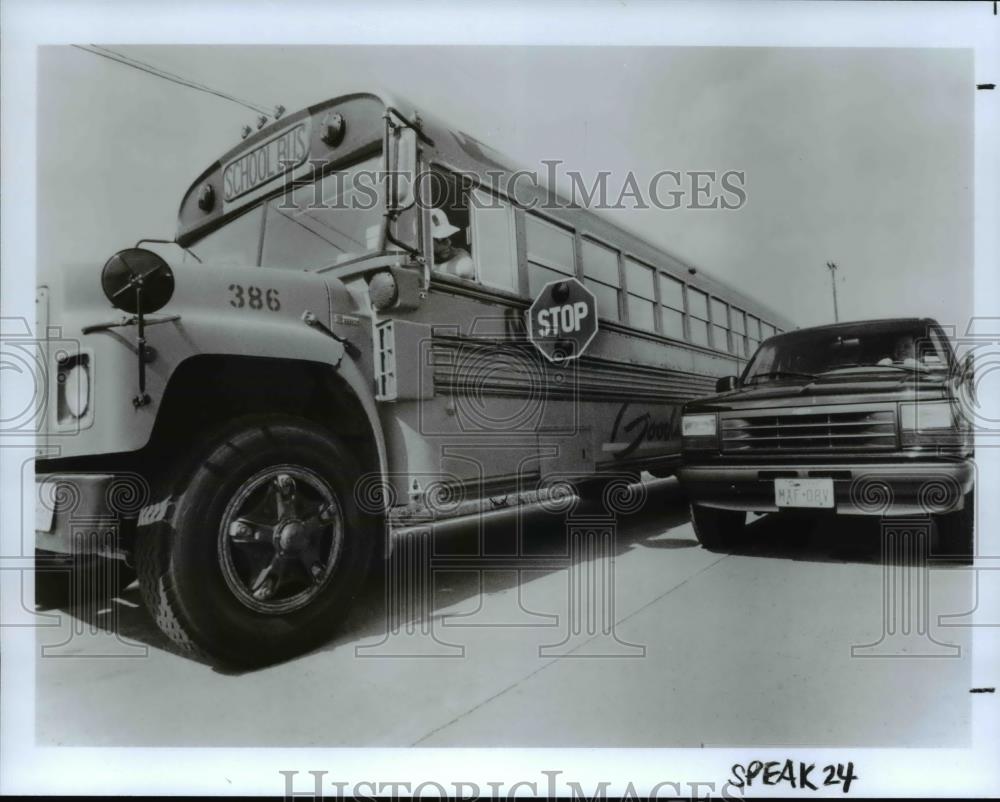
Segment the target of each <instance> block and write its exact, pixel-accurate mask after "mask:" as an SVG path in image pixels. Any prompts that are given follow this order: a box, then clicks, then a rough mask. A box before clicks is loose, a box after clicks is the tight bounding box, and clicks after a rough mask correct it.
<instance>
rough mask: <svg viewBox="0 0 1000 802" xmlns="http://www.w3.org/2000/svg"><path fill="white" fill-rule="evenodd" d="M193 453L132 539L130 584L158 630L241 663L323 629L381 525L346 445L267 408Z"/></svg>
mask: <svg viewBox="0 0 1000 802" xmlns="http://www.w3.org/2000/svg"><path fill="white" fill-rule="evenodd" d="M192 463H193V464H189V467H187V468H186V469H179V470H177V471H176V474H177V475H175V476H173V477H168V479H167V482H166V484H167V485H172V487H170V489H169V490H168V492H169V493H170V494H171V495H172V496H173V498H174V505H173V508H172V510H171V512H170V513H169V514H168V517H167V520H166V521H165V522H164V524H163V525H162V526H154V527H143V528H142V529H141V530H140V532H139V536H138V538H137V548H136V563H137V566H138V570H139V587H140V590H141V592H142V596H143V601H144V602H145V604H146V606H147V608H148V609H149V611H150V613H151V614H152V616H153V617H154V619H155V620H156V622H157V624H158V625H159V626H160V628H161V629H162V630H163V632H164V633H166V634H167V635H168V636H169V637H170V638H171V640H173V641H174V643H176V644H177V645H178V646H179V647H180V648H181V649H182V650H185V651H188V652H191V653H194V654H199V655H201V656H203V657H207V658H208V659H210V660H216V661H220V662H222V663H226V664H231V665H237V666H245V667H253V666H259V665H266V664H268V663H272V662H275V661H278V660H282V659H285V658H288V657H291V656H294V655H296V654H299V653H301V652H303V651H305V650H307V649H310V648H312V647H314V646H317V645H319V644H320V643H322V642H324V641H325V640H328V639H329V638H330V636H331V635H332V634H333V632H334V630H335V628H336V626H337V625H338V624H339V623H340V621H341V620H342V619H343V617H344V616H345V614H346V613H347V611H348V610H349V608H350V606H351V602H352V601H353V599H354V596H355V595H356V593H357V591H358V589H359V588H360V586H361V585H362V583H363V582H364V581H365V579H366V578H367V576H368V574H369V571H370V569H371V566H372V563H373V557H374V555H375V554H376V548H375V546H376V537H377V536H378V534H379V533H378V531H377V530H376V527H375V523H376V521H375V520H374V519H373V517H372V516H364V515H362V514H361V512H360V511H359V510H358V507H357V505H356V503H355V501H354V482H355V480H356V479H357V477H358V476H359V475H360V473H361V470H360V468H359V466H358V463H357V462H356V461H355V459H354V458H353V456H352V455H351V452H350V451H349V450H348V448H347V447H346V446H345V445H344V444H343V443H342V442H341V441H339V440H338V439H337V438H336V437H335V436H334V435H333V434H332V433H330V432H328V431H326V430H325V429H322V428H321V427H319V426H317V425H315V424H314V423H312V422H310V421H307V420H304V419H300V418H293V417H290V416H284V415H265V416H255V417H247V418H242V419H240V420H238V421H234V422H233V424H231V425H229V426H228V427H226V428H224V429H223V430H221V431H219V432H218V433H217V434H216V435H215V436H214V437H209V438H207V446H206V447H205V448H204V449H203V451H201V453H200V456H198V457H197V458H196V459H195V460H193V461H192ZM171 480H172V481H171Z"/></svg>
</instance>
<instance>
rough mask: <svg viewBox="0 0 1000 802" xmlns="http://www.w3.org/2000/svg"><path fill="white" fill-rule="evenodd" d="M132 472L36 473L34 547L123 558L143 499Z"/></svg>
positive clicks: (141, 484)
mask: <svg viewBox="0 0 1000 802" xmlns="http://www.w3.org/2000/svg"><path fill="white" fill-rule="evenodd" d="M144 488H145V483H144V482H142V481H141V480H139V479H138V477H136V476H135V475H134V474H129V475H117V474H109V473H68V472H67V473H44V474H37V475H36V476H35V491H36V492H35V548H36V549H40V550H42V551H48V552H56V553H59V554H103V555H106V556H121V554H122V546H123V543H124V540H125V535H126V533H128V532H131V531H132V530H133V528H134V525H135V520H136V516H137V515H138V513H139V507H138V505H141V504H143V503H145V501H146V499H145V498H144V494H145V490H144Z"/></svg>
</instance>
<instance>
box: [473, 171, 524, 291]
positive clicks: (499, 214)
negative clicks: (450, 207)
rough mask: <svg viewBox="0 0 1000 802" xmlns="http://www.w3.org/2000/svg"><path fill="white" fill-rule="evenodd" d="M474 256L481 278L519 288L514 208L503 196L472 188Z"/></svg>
mask: <svg viewBox="0 0 1000 802" xmlns="http://www.w3.org/2000/svg"><path fill="white" fill-rule="evenodd" d="M472 195H473V198H472V202H471V203H470V204H469V206H470V207H471V211H472V242H471V246H472V257H473V259H474V260H475V262H476V276H477V278H478V279H479V281H480V282H482V283H483V284H486V285H489V286H491V287H498V288H499V289H502V290H510V291H511V292H517V240H516V234H515V229H514V209H513V207H512V206H511V205H510V204H509V203H508V202H507V201H505V200H504V199H502V198H499V197H497V196H496V195H491V194H489V193H487V192H483V191H482V190H481V189H475V190H473V191H472Z"/></svg>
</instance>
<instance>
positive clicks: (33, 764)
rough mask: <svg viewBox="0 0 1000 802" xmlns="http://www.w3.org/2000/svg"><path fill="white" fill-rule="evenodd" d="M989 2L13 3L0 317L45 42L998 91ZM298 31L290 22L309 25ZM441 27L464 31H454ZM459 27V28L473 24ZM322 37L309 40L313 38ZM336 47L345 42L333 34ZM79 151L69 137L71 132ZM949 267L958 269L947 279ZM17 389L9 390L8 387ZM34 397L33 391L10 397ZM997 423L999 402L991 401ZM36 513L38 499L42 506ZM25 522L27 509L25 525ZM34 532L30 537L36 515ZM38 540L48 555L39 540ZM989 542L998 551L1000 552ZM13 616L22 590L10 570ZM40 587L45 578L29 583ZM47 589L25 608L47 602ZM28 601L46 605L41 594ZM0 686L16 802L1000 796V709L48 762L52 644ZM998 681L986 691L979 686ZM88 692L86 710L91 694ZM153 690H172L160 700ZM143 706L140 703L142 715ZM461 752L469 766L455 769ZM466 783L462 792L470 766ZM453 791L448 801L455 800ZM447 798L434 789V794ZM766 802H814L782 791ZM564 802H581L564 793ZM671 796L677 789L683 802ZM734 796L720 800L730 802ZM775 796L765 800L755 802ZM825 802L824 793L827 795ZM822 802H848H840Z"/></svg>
mask: <svg viewBox="0 0 1000 802" xmlns="http://www.w3.org/2000/svg"><path fill="white" fill-rule="evenodd" d="M990 6H991V4H990V3H989V2H983V3H914V4H909V3H846V2H822V3H821V2H801V3H763V2H741V3H737V2H730V3H697V4H694V3H675V4H669V5H668V4H663V3H660V4H654V3H651V2H631V1H629V2H550V3H541V2H535V3H530V4H529V3H506V4H503V3H491V4H489V5H488V6H487V5H485V4H483V5H476V6H472V5H471V4H468V3H466V4H460V3H459V2H453V3H424V4H419V5H418V4H415V3H413V4H410V3H407V4H397V3H367V4H365V3H335V2H331V1H330V0H323V2H319V1H318V0H317V1H315V2H303V1H302V0H297V1H296V2H283V3H280V4H275V3H265V2H240V3H234V2H211V3H208V2H204V1H203V0H202V2H186V1H185V0H181V1H177V0H173V1H172V2H162V3H156V4H154V3H143V2H93V0H86V1H85V2H68V0H63V1H62V2H55V1H54V0H39V1H37V2H30V3H29V2H27V1H26V0H6V2H4V4H3V6H2V19H0V32H2V37H3V41H2V45H3V46H2V52H0V58H2V81H3V86H2V104H3V105H2V139H0V142H2V149H3V150H2V161H0V169H2V173H0V175H2V177H3V191H2V215H0V223H2V231H0V265H2V271H3V273H2V292H0V315H2V316H4V317H9V316H15V315H25V316H29V319H30V316H31V315H32V314H33V312H32V311H31V310H33V309H34V272H33V269H32V266H33V265H34V264H35V209H36V185H35V181H36V176H35V163H36V162H35V159H36V153H35V142H36V138H35V125H36V114H35V110H36V94H35V92H36V86H35V84H36V71H37V65H36V52H35V49H36V48H37V47H38V46H39V45H42V44H60V43H62V44H69V43H92V42H93V43H128V44H154V43H156V44H181V43H192V44H193V43H204V44H236V43H242V44H330V43H331V42H332V41H336V42H339V43H352V44H389V43H396V44H430V43H435V44H465V45H467V44H471V43H482V44H488V43H489V44H519V45H523V44H550V45H552V44H616V45H684V46H692V45H712V46H769V47H774V46H786V47H816V46H824V47H961V48H973V49H974V50H975V68H974V70H975V76H974V77H975V80H976V81H977V82H986V81H990V82H997V79H998V78H1000V60H998V48H997V35H996V32H997V27H996V26H997V24H998V23H997V18H996V17H992V10H991V7H990ZM293 8H294V9H295V13H292V11H291V10H292V9H293ZM442 15H447V19H448V20H449V24H447V25H442V24H441V23H440V20H441V19H442ZM459 18H460V20H461V21H460V23H459V22H457V20H459ZM306 22H308V24H306ZM325 31H329V32H330V33H329V34H327V33H324V32H325ZM998 95H1000V92H978V93H977V98H976V103H975V115H976V129H975V130H976V142H975V160H976V161H975V177H976V187H975V213H976V227H975V264H976V273H975V282H976V283H975V287H976V292H975V295H976V309H975V311H976V314H977V315H979V316H993V317H996V318H998V322H1000V308H997V307H996V306H993V305H991V304H990V303H989V300H990V299H992V300H993V301H994V302H995V301H996V299H1000V278H998V271H997V270H996V266H997V265H998V264H1000V259H998V256H1000V250H998V247H997V233H996V227H995V226H996V221H997V220H1000V214H998V203H997V200H998V190H997V180H996V179H997V176H1000V157H998V152H997V149H996V143H997V142H998V141H1000V136H998V132H1000V128H998V125H997V123H998V112H997V103H996V100H997V96H998ZM67 136H68V137H71V136H72V132H67ZM942 269H948V267H947V266H942ZM5 380H10V379H8V377H5ZM13 381H17V379H16V378H15V379H13ZM985 401H986V402H987V403H988V404H989V406H990V408H989V410H987V411H986V414H988V415H989V416H990V417H991V418H992V419H994V420H1000V409H998V399H996V398H993V399H985ZM18 451H21V452H22V454H23V451H22V450H21V449H9V448H3V449H0V511H2V512H0V514H2V516H3V517H2V530H0V531H2V540H0V554H6V555H10V554H19V553H20V550H21V545H20V544H21V542H22V541H21V540H20V538H21V532H20V531H19V528H20V525H21V522H20V514H19V511H20V510H21V509H22V504H31V503H33V501H32V500H30V499H28V498H24V499H20V498H18V497H17V488H18V487H19V484H20V482H19V479H16V478H15V477H16V476H17V474H18V473H19V471H20V466H19V465H18V463H19V462H20V461H21V460H20V457H21V456H22V454H18V453H14V452H18ZM995 452H996V449H982V450H981V451H980V454H979V455H977V461H978V463H979V477H980V479H979V481H980V486H981V487H987V488H988V487H993V488H996V487H1000V470H998V463H1000V459H998V455H997V454H996V453H995ZM25 495H26V496H30V492H26V493H25ZM979 495H980V500H979V501H980V505H981V509H980V532H982V533H985V535H986V536H987V537H988V539H984V540H983V546H984V551H986V550H987V549H988V553H991V554H1000V547H998V540H1000V538H997V537H996V536H995V533H996V532H997V529H998V527H997V523H998V522H1000V514H998V509H997V507H998V505H997V497H996V495H995V494H994V495H993V496H992V497H991V496H990V495H989V494H987V493H985V492H984V493H980V494H979ZM25 508H27V507H25ZM25 523H26V524H27V523H30V516H27V520H26V521H25ZM23 542H28V543H30V542H32V541H31V540H28V539H25V540H24V541H23ZM990 544H992V547H991V546H990ZM3 573H4V574H5V575H4V576H3V580H4V581H3V582H2V585H0V594H2V595H0V605H2V608H3V609H7V610H10V609H12V608H13V607H16V606H17V605H18V604H19V603H20V602H19V599H18V595H19V594H20V593H21V591H22V588H21V587H20V584H19V583H18V582H16V581H15V582H12V581H9V578H10V577H9V573H8V572H3ZM26 581H27V582H28V583H30V581H31V580H30V577H29V578H28V579H27V580H26ZM31 590H32V588H31V587H30V584H28V585H26V586H25V588H24V592H25V593H26V594H30V593H31ZM27 598H31V596H30V595H27ZM973 635H974V641H975V642H974V647H973V668H972V672H973V677H972V679H973V684H974V685H975V684H983V685H991V684H996V675H997V668H996V667H997V665H998V649H997V640H998V636H997V634H995V632H989V631H984V630H983V629H981V628H980V629H978V630H976V631H975V632H974V633H973ZM0 638H2V646H0V654H2V660H3V663H2V674H0V684H2V687H0V700H2V704H0V729H2V731H0V791H2V792H3V793H5V794H11V793H24V794H39V793H47V794H77V793H91V794H130V793H131V794H135V793H143V794H181V793H203V794H204V793H207V794H261V793H265V794H280V793H282V791H283V778H282V777H281V776H280V775H279V774H278V771H279V770H297V771H299V772H300V773H301V774H300V776H299V779H300V780H301V781H302V782H303V785H304V788H302V789H301V790H304V789H305V788H307V787H308V779H309V776H308V774H307V772H308V771H309V770H311V769H313V770H326V771H327V772H328V775H327V779H328V780H331V781H332V780H342V781H346V782H348V784H349V786H348V787H351V786H352V785H353V784H354V783H355V782H358V781H371V780H383V781H410V782H412V783H413V784H414V785H415V784H417V783H419V782H422V781H425V780H429V779H435V780H438V781H439V782H450V781H453V780H456V779H457V780H463V781H467V782H476V783H479V784H480V786H481V787H482V788H483V789H484V790H485V789H486V788H487V787H488V786H487V785H486V783H487V782H488V781H498V780H501V779H503V780H505V781H507V783H508V787H509V784H510V783H513V782H514V781H517V780H535V781H538V782H540V783H541V782H543V781H544V775H543V774H542V771H543V770H561V771H562V772H563V774H562V775H561V779H563V780H567V779H572V780H574V781H576V782H579V783H581V784H582V786H583V788H584V789H587V790H588V791H589V790H590V789H592V788H593V787H594V786H595V785H596V783H597V782H599V781H601V780H613V781H615V782H614V785H613V786H612V787H611V788H609V795H610V794H612V793H615V792H618V793H622V792H624V791H625V790H626V787H627V785H626V784H627V783H628V782H630V781H631V782H632V783H633V785H634V787H635V789H636V790H638V791H639V792H640V793H642V792H643V791H648V790H649V788H650V787H651V786H652V785H653V784H655V783H658V782H662V781H678V782H681V783H686V782H689V781H695V780H712V779H714V780H715V781H716V782H717V783H719V784H720V786H721V784H722V783H723V782H725V780H726V779H728V778H729V776H730V767H731V765H732V764H733V763H735V762H746V761H748V760H750V759H760V760H767V759H780V760H783V759H785V758H794V759H796V760H798V759H803V760H806V761H807V762H816V763H817V764H820V762H821V761H822V762H827V761H834V762H836V761H841V762H845V761H848V760H852V761H854V763H855V767H856V770H857V771H858V773H859V775H860V777H861V779H860V781H858V782H857V783H856V784H855V787H854V788H853V789H852V794H854V795H864V796H879V795H912V796H931V795H949V796H953V795H983V794H986V795H992V794H995V793H996V791H997V788H998V787H1000V783H998V780H1000V765H998V762H997V761H996V754H998V752H1000V739H998V737H997V736H998V731H1000V723H998V722H1000V715H998V713H1000V710H998V701H997V695H996V694H993V695H992V696H991V698H986V697H985V696H984V697H983V698H981V699H977V700H976V701H975V703H974V704H973V721H972V737H973V744H974V745H973V747H972V748H970V749H913V748H905V749H854V748H844V749H812V748H808V747H797V748H777V749H760V748H749V749H463V750H450V749H426V748H419V749H406V748H404V749H256V748H239V749H235V748H234V749H225V748H214V749H206V748H191V749H183V748H169V749H168V748H141V749H140V748H135V749H129V748H101V749H90V748H84V747H65V748H57V747H35V746H34V745H33V742H34V684H35V666H34V660H35V655H36V643H35V632H34V630H32V629H30V628H3V631H2V632H0ZM980 681H981V683H980ZM85 692H86V691H85V689H81V693H85ZM150 692H151V693H153V692H155V689H152V688H151V689H150ZM128 703H129V704H133V705H140V704H141V700H139V699H132V700H128ZM456 752H457V753H459V754H460V758H459V759H456ZM458 766H460V767H461V769H460V771H461V775H462V776H457V775H456V771H459V769H458V768H457V767H458ZM445 787H446V788H448V787H449V786H447V785H446V786H445ZM329 790H330V791H331V792H332V790H333V787H332V786H330V788H329ZM429 790H430V793H432V794H433V793H434V792H433V789H429ZM765 790H766V792H767V793H768V794H769V795H792V794H794V795H798V794H799V793H800V792H798V791H793V790H791V789H786V788H781V787H770V788H767V789H765ZM560 791H561V792H562V793H564V794H565V793H568V788H566V787H565V786H561V787H560ZM668 793H669V791H668ZM716 793H718V789H717V791H716ZM758 793H759V792H758ZM814 795H815V796H820V795H821V794H819V793H817V794H814ZM825 795H832V796H842V794H841V793H840V792H839V791H838V790H837V789H832V790H831V791H828V792H826V794H825Z"/></svg>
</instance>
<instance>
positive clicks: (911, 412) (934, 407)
mask: <svg viewBox="0 0 1000 802" xmlns="http://www.w3.org/2000/svg"><path fill="white" fill-rule="evenodd" d="M954 425H955V417H954V414H953V412H952V408H951V402H949V401H925V402H923V403H921V402H919V401H918V402H914V403H906V404H900V405H899V426H900V428H901V429H902V430H903V431H904V432H905V431H917V432H927V431H940V430H941V429H951V428H952V427H953V426H954Z"/></svg>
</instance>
